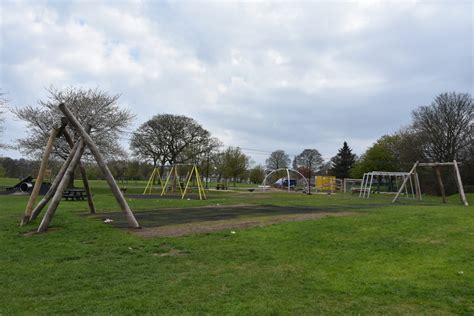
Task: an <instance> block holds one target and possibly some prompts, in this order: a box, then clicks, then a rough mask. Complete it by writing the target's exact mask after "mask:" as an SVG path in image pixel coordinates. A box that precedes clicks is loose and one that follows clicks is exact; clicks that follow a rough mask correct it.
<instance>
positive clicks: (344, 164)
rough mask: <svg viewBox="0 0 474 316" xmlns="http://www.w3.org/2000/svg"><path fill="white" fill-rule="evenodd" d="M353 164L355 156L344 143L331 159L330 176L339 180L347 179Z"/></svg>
mask: <svg viewBox="0 0 474 316" xmlns="http://www.w3.org/2000/svg"><path fill="white" fill-rule="evenodd" d="M355 162H356V155H355V154H353V153H352V149H351V148H350V147H349V145H347V142H344V144H343V145H342V147H341V148H340V149H339V151H338V153H337V155H336V156H334V157H332V158H331V163H332V168H331V173H332V175H334V176H336V178H339V179H344V178H349V175H350V171H351V169H352V167H353V166H354V164H355Z"/></svg>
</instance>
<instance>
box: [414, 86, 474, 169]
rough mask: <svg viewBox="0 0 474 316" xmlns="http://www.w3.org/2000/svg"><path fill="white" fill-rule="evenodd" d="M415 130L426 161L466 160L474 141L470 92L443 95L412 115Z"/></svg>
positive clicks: (472, 105)
mask: <svg viewBox="0 0 474 316" xmlns="http://www.w3.org/2000/svg"><path fill="white" fill-rule="evenodd" d="M412 128H413V130H414V131H415V133H416V134H417V135H418V137H419V138H420V140H421V143H422V148H423V153H424V155H425V156H426V158H428V159H430V160H433V161H439V162H443V161H452V160H454V159H457V160H463V158H464V157H463V156H464V154H465V153H467V152H468V147H469V146H472V145H471V144H472V140H473V138H474V101H473V99H472V97H471V95H469V94H467V93H455V92H453V93H442V94H440V95H439V96H437V97H436V98H435V99H434V101H433V102H432V103H431V105H429V106H422V107H420V108H418V109H417V110H415V111H414V112H413V125H412Z"/></svg>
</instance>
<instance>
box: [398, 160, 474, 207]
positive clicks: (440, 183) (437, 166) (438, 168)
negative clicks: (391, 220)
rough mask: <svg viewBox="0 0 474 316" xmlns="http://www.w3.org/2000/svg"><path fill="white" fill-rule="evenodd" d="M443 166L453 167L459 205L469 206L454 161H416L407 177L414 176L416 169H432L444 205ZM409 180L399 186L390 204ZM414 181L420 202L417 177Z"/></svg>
mask: <svg viewBox="0 0 474 316" xmlns="http://www.w3.org/2000/svg"><path fill="white" fill-rule="evenodd" d="M443 166H452V167H453V171H454V177H455V178H456V185H457V187H458V191H459V197H460V199H461V203H462V204H464V205H465V206H469V203H468V202H467V199H466V194H465V193H464V187H463V185H462V180H461V174H460V172H459V167H458V163H457V162H456V160H453V161H452V162H425V163H420V162H418V161H417V162H415V164H414V165H413V167H412V168H411V170H410V172H409V173H408V174H409V175H416V174H417V173H416V168H417V167H432V168H433V169H434V171H435V174H436V179H437V181H438V186H439V190H440V192H441V196H442V198H443V203H446V193H445V191H444V185H443V180H442V178H441V167H443ZM409 178H410V176H408V177H406V178H405V180H404V181H403V183H402V185H401V186H400V189H399V190H398V192H397V195H395V197H394V198H393V200H392V203H395V202H396V201H397V199H398V197H399V196H400V194H401V193H402V191H403V189H404V188H405V186H406V185H407V182H408V179H409ZM415 179H416V180H417V181H416V183H415V184H416V185H415V186H416V187H417V194H416V196H417V198H418V199H419V200H421V190H420V183H419V181H418V177H416V178H415Z"/></svg>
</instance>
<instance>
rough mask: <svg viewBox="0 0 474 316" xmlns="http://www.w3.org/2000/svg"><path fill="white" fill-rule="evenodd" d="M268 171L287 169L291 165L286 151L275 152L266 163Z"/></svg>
mask: <svg viewBox="0 0 474 316" xmlns="http://www.w3.org/2000/svg"><path fill="white" fill-rule="evenodd" d="M265 162H266V164H267V168H268V169H274V170H275V169H278V168H286V167H288V166H289V165H290V162H291V160H290V157H289V156H288V155H287V154H286V153H285V151H284V150H275V151H274V152H272V153H271V154H270V157H268V159H267V160H266V161H265Z"/></svg>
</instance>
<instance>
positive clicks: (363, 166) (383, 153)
mask: <svg viewBox="0 0 474 316" xmlns="http://www.w3.org/2000/svg"><path fill="white" fill-rule="evenodd" d="M394 140H395V138H394V137H393V136H382V137H381V138H379V139H378V140H377V142H376V143H375V144H374V145H372V146H371V147H370V148H369V149H367V151H366V152H365V153H364V154H363V155H362V156H361V157H360V159H359V160H358V161H357V162H356V163H355V165H354V167H353V168H352V170H351V177H353V178H362V176H363V174H364V173H365V172H370V171H400V164H399V160H398V159H397V156H396V153H395V152H394V150H393V148H394V146H393V142H394Z"/></svg>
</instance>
